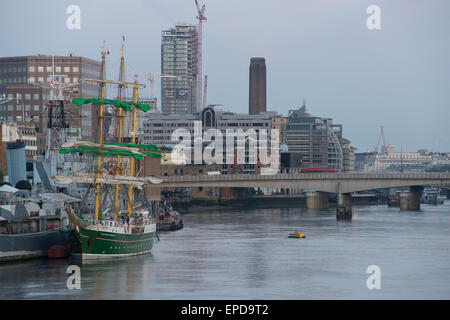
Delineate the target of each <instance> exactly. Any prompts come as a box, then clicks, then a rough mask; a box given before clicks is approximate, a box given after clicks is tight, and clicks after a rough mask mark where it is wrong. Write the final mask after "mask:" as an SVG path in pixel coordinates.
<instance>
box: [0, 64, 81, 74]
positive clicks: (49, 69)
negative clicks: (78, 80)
mask: <svg viewBox="0 0 450 320" xmlns="http://www.w3.org/2000/svg"><path fill="white" fill-rule="evenodd" d="M28 71H29V72H53V67H52V66H37V67H36V66H30V67H28ZM16 72H27V67H26V66H9V67H3V68H0V74H7V73H16ZM55 72H80V68H79V67H67V66H66V67H61V66H55Z"/></svg>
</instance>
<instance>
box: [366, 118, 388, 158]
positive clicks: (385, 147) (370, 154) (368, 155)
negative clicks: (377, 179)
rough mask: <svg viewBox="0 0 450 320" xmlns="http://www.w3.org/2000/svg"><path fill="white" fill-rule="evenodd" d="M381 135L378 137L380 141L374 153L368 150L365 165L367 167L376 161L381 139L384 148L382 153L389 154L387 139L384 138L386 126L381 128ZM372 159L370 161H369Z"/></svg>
mask: <svg viewBox="0 0 450 320" xmlns="http://www.w3.org/2000/svg"><path fill="white" fill-rule="evenodd" d="M380 129H381V130H380V135H379V136H378V141H377V144H376V146H374V148H373V151H372V152H370V151H369V150H367V156H366V158H365V163H366V165H368V164H370V163H373V162H374V161H375V157H376V155H377V153H378V148H379V146H380V142H381V139H383V148H382V153H386V152H387V145H386V139H385V138H384V126H380ZM369 159H370V161H369Z"/></svg>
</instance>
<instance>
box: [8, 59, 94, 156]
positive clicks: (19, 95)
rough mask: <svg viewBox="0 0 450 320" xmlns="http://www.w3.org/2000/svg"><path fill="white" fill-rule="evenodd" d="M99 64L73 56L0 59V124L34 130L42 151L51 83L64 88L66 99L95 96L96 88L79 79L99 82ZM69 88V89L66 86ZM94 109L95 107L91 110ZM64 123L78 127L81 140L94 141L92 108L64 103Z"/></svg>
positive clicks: (39, 148)
mask: <svg viewBox="0 0 450 320" xmlns="http://www.w3.org/2000/svg"><path fill="white" fill-rule="evenodd" d="M100 70H101V63H100V62H97V61H94V60H91V59H87V58H83V57H73V56H54V57H52V56H44V55H37V56H24V57H7V58H0V98H2V101H1V102H3V103H2V104H0V121H8V122H15V123H19V124H24V125H25V124H29V123H33V124H34V125H35V127H36V136H37V150H38V153H41V152H42V151H44V149H45V132H46V128H47V123H48V105H49V101H50V100H51V99H52V97H51V96H50V93H51V80H52V78H53V75H55V78H54V81H55V82H58V81H61V82H62V83H63V84H65V85H67V87H68V88H67V90H66V91H65V92H64V95H65V98H66V99H68V98H79V97H97V96H98V92H99V87H98V85H97V84H93V83H81V82H79V80H80V79H82V78H86V79H99V78H100ZM69 86H70V87H69ZM94 108H95V107H94ZM65 118H66V122H67V124H68V125H69V127H71V128H79V129H80V131H81V134H82V136H83V138H84V139H93V138H95V135H96V132H95V125H94V126H93V125H92V124H93V122H94V123H95V121H96V120H95V109H94V110H93V107H92V105H85V106H83V107H78V106H75V105H73V104H71V103H66V104H65Z"/></svg>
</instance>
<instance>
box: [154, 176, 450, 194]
mask: <svg viewBox="0 0 450 320" xmlns="http://www.w3.org/2000/svg"><path fill="white" fill-rule="evenodd" d="M165 179H166V180H165V181H164V182H163V183H162V184H160V185H153V186H154V187H158V186H159V187H231V188H285V189H288V188H290V189H304V190H315V191H320V192H329V193H352V192H358V191H366V190H374V189H388V188H399V187H410V186H450V173H434V172H432V173H431V172H430V173H428V172H427V173H298V174H275V175H258V174H229V175H215V176H208V175H195V176H194V175H185V176H169V177H165Z"/></svg>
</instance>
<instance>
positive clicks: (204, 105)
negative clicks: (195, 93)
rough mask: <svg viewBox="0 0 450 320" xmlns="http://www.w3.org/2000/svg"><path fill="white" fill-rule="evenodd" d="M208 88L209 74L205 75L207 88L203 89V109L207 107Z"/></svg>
mask: <svg viewBox="0 0 450 320" xmlns="http://www.w3.org/2000/svg"><path fill="white" fill-rule="evenodd" d="M207 89H208V76H207V75H205V89H204V91H203V106H202V110H203V109H205V107H206V91H207ZM200 111H201V110H200Z"/></svg>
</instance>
